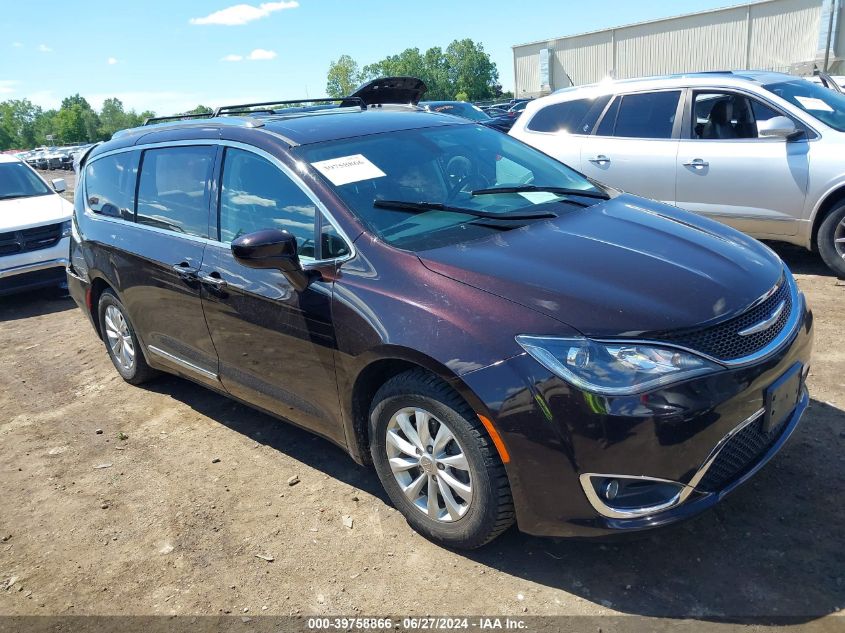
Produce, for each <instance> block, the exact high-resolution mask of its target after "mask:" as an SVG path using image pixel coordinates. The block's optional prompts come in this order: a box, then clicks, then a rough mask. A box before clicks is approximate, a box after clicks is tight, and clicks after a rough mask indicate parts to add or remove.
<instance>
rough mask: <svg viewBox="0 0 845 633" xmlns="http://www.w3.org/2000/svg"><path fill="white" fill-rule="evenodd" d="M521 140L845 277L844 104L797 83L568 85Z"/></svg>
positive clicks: (759, 79) (763, 76) (717, 77)
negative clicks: (816, 260)
mask: <svg viewBox="0 0 845 633" xmlns="http://www.w3.org/2000/svg"><path fill="white" fill-rule="evenodd" d="M510 133H511V135H513V136H514V137H515V138H518V139H520V140H522V141H525V142H526V143H528V144H530V145H533V146H534V147H537V148H538V149H540V150H542V151H543V152H546V153H547V154H549V155H551V156H554V157H555V158H558V159H559V160H561V161H563V162H565V163H567V164H569V165H571V166H573V167H575V168H576V169H579V170H580V171H581V172H583V173H584V174H586V175H587V176H589V177H591V178H594V179H595V180H598V181H601V182H604V183H607V184H609V185H612V186H614V187H619V188H620V189H623V190H625V191H629V192H631V193H635V194H638V195H642V196H648V197H650V198H654V199H656V200H661V201H663V202H666V203H669V204H673V205H677V206H679V207H682V208H684V209H688V210H690V211H694V212H696V213H700V214H702V215H706V216H708V217H711V218H713V219H716V220H719V221H721V222H724V223H726V224H728V225H730V226H733V227H734V228H737V229H739V230H741V231H744V232H745V233H748V234H749V235H752V236H754V237H757V238H760V239H766V240H779V241H784V242H790V243H793V244H798V245H800V246H803V247H805V248H808V249H814V248H818V250H819V252H820V254H821V256H822V258H823V259H824V261H825V263H826V264H827V265H828V266H829V267H830V268H831V270H833V271H834V272H835V273H836V274H837V275H839V276H842V277H845V163H843V161H842V156H843V153H844V152H845V96H843V95H842V94H841V93H838V92H835V91H833V90H829V89H827V88H823V87H822V86H820V85H818V84H815V83H812V82H809V81H806V80H804V79H800V78H796V77H793V76H790V75H784V74H780V73H767V72H745V71H743V72H718V73H712V72H711V73H700V74H688V75H674V76H668V77H659V78H648V79H636V80H625V81H617V82H609V83H602V84H597V85H592V86H580V87H576V88H566V89H563V90H560V91H558V92H555V93H554V94H552V95H549V96H547V97H543V98H542V99H537V100H536V101H533V102H531V103H530V104H529V105H528V106H527V108H526V110H525V113H524V114H523V116H522V117H521V118H520V119H519V120H518V121H517V123H516V125H514V126H513V129H512V130H511V132H510Z"/></svg>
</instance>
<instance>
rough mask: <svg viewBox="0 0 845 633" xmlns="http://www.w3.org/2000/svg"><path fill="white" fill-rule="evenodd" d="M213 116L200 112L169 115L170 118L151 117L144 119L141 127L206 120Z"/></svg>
mask: <svg viewBox="0 0 845 633" xmlns="http://www.w3.org/2000/svg"><path fill="white" fill-rule="evenodd" d="M211 116H213V113H212V112H200V113H198V114H171V115H170V116H151V117H149V118H147V119H144V123H143V125H152V124H153V123H162V122H164V121H182V120H183V119H208V118H209V117H211Z"/></svg>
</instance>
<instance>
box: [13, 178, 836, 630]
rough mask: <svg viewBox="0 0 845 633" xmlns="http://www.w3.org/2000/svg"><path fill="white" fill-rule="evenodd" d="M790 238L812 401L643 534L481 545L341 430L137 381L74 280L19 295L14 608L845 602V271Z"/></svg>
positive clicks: (681, 614) (432, 608) (719, 614)
mask: <svg viewBox="0 0 845 633" xmlns="http://www.w3.org/2000/svg"><path fill="white" fill-rule="evenodd" d="M50 176H51V175H50V174H48V177H50ZM57 176H58V177H64V178H66V179H67V181H68V185H69V186H71V187H72V184H73V182H72V181H73V175H72V174H69V173H67V172H61V173H59V174H57ZM53 177H55V176H53ZM777 249H778V252H779V253H780V254H781V255H782V256H783V257H784V258H785V259H786V261H787V262H788V264H789V265H790V266H791V267H792V269H793V271H795V273H796V276H797V278H798V282H799V285H800V287H801V289H802V290H803V291H804V292H805V293H806V295H807V297H808V299H809V302H810V304H811V305H812V307H813V308H814V310H815V315H816V347H815V354H814V360H813V367H812V370H811V373H810V378H809V387H810V393H811V396H812V403H811V406H810V409H809V410H808V412H807V414H806V415H805V417H804V420H803V422H802V424H801V425H800V426H799V428H798V430H797V431H796V433H795V435H794V436H793V438H792V439H791V440H790V441H789V443H788V444H787V446H786V447H785V448H784V450H783V451H782V453H781V454H780V455H779V456H778V457H777V458H776V459H775V460H774V461H773V462H772V463H771V464H770V465H769V466H768V467H767V468H765V469H764V470H763V471H762V472H761V473H760V474H759V475H758V476H757V477H756V479H754V480H753V481H752V482H751V483H749V484H748V485H746V486H745V487H744V488H742V489H740V490H739V491H737V492H736V493H735V494H734V495H732V496H731V497H729V498H728V499H727V500H726V501H725V502H724V503H722V504H721V505H720V506H719V507H717V508H716V509H715V510H714V511H711V512H708V513H706V514H704V515H702V516H700V517H699V518H697V519H695V520H693V521H691V522H688V523H685V524H683V525H681V526H679V527H676V528H674V529H671V530H669V531H664V532H656V533H653V534H651V535H650V536H648V537H646V538H644V539H641V540H637V541H629V542H615V543H604V544H601V543H592V542H572V541H564V540H552V539H544V538H534V537H529V536H526V535H522V534H520V533H519V532H517V531H516V530H511V531H509V532H508V533H507V534H505V535H504V537H503V538H500V539H499V540H497V541H495V542H494V543H492V544H491V545H489V546H488V547H486V548H484V549H482V550H480V551H476V552H472V553H456V552H451V551H448V550H446V549H443V548H440V547H437V546H435V545H432V544H431V543H429V542H427V541H426V540H425V539H423V538H422V537H420V536H418V535H416V534H415V533H414V532H412V531H411V529H410V528H409V527H408V526H407V524H406V523H405V521H404V520H403V518H402V517H401V515H400V514H399V513H398V512H397V511H396V510H394V509H393V508H392V507H391V506H390V505H389V504H388V502H387V499H386V496H385V495H384V494H383V493H382V492H381V488H380V485H379V482H378V480H377V478H376V476H375V474H374V473H373V472H371V471H369V470H367V469H364V468H361V467H359V466H357V465H355V464H354V463H353V462H352V460H351V459H350V458H349V457H347V456H346V455H345V454H344V453H343V452H342V451H341V450H340V449H338V448H336V447H335V446H333V445H331V444H329V443H328V442H326V441H324V440H321V439H318V438H316V437H314V436H311V435H310V434H308V433H306V432H304V431H301V430H298V429H297V428H295V427H293V426H290V425H288V424H285V423H283V422H280V421H278V420H275V419H273V418H270V417H268V416H265V415H262V414H260V413H257V412H255V411H253V410H251V409H249V408H247V407H245V406H241V405H239V404H235V403H234V402H232V401H230V400H227V399H226V398H224V397H222V396H219V395H216V394H214V393H212V392H210V391H207V390H205V389H203V388H202V387H199V386H197V385H194V384H192V383H190V382H187V381H185V380H181V379H178V378H173V377H164V378H161V379H159V380H157V381H155V382H153V383H151V384H149V385H147V386H145V387H143V388H138V387H132V386H130V385H128V384H126V383H125V382H123V381H122V380H121V379H120V377H119V376H118V374H117V372H116V371H115V370H114V368H113V367H112V365H111V363H110V362H109V359H108V357H107V356H106V352H105V349H104V346H103V344H102V343H101V342H100V341H99V340H98V339H97V338H96V337H95V335H94V332H93V331H92V329H91V328H90V326H89V325H88V323H87V321H86V320H85V317H84V316H83V315H82V313H81V312H80V311H79V310H78V309H76V307H75V305H74V304H73V302H72V301H71V300H70V299H69V298H68V297H67V296H65V295H64V294H63V293H61V292H59V291H42V292H36V293H29V294H24V295H19V296H14V297H7V298H4V299H0V386H2V392H0V446H2V453H0V454H2V460H0V469H2V470H0V472H2V474H1V475H0V481H2V503H0V538H2V542H0V615H14V614H36V615H47V614H52V615H71V614H76V615H81V614H210V615H217V614H228V613H231V614H237V615H243V614H244V613H247V614H249V615H253V614H259V615H260V614H283V615H287V614H302V615H306V614H345V615H356V614H357V615H360V614H394V615H399V616H402V615H408V614H485V615H495V614H501V615H506V614H513V615H519V616H523V615H538V614H567V615H573V614H591V615H598V614H638V615H649V616H656V617H659V618H666V619H680V618H684V619H694V620H712V619H719V618H723V617H726V618H729V619H736V618H739V617H742V616H766V617H769V616H772V617H776V616H782V615H789V616H796V617H797V618H798V619H799V621H804V622H810V621H816V620H817V619H818V618H821V617H823V616H827V615H829V614H834V613H836V612H839V611H840V610H841V609H843V608H845V551H844V550H843V543H845V539H843V526H845V504H843V503H842V502H841V500H838V496H837V495H838V491H840V490H841V489H842V488H843V487H845V481H843V471H845V452H843V447H845V389H844V388H845V346H843V344H842V341H843V340H845V320H843V313H845V286H843V285H839V284H837V281H836V279H835V278H834V277H832V276H831V275H830V274H829V273H828V272H827V270H826V269H825V268H824V266H823V265H822V264H821V263H820V261H819V260H818V259H817V258H816V257H814V256H812V255H810V254H808V253H805V252H803V251H801V250H800V249H796V248H789V247H777ZM294 475H296V476H298V477H299V479H300V483H298V484H296V485H294V486H290V485H288V483H287V481H288V478H290V477H292V476H294ZM345 515H348V516H350V517H352V519H353V525H352V527H351V528H350V527H347V526H346V525H344V521H343V517H344V516H345ZM268 559H272V561H270V560H268ZM10 582H13V584H12V585H11V586H8V587H7V585H8V584H9V583H10ZM840 615H841V613H840ZM839 622H842V623H843V624H845V620H839ZM690 630H695V629H694V628H693V629H690Z"/></svg>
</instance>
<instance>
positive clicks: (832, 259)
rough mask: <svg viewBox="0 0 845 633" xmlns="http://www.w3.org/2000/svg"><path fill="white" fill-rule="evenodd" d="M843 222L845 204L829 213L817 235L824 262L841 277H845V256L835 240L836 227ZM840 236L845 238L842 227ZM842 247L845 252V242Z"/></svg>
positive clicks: (844, 231) (844, 219) (844, 220)
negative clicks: (844, 256)
mask: <svg viewBox="0 0 845 633" xmlns="http://www.w3.org/2000/svg"><path fill="white" fill-rule="evenodd" d="M843 222H845V204H843V205H842V206H839V207H836V208H835V209H833V210H832V211H831V212H830V213H828V214H827V217H825V219H824V220H823V221H822V223H821V226H819V232H818V234H817V235H816V242H817V243H818V246H819V254H820V255H821V256H822V259H823V260H824V263H825V264H827V266H828V268H830V269H831V270H832V271H833V272H834V273H836V275H837V276H838V277H840V278H845V258H843V256H842V254H841V253H840V252H838V251H837V250H836V243H835V240H836V239H837V234H836V229H837V227H839V226H840V225H841V224H842V223H843ZM839 238H845V230H843V229H840V235H839ZM840 249H841V250H842V252H843V253H845V243H842V244H840Z"/></svg>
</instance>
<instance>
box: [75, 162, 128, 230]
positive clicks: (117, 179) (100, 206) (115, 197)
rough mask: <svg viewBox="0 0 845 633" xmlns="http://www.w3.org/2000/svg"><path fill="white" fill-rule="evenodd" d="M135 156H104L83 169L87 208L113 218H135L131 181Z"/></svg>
mask: <svg viewBox="0 0 845 633" xmlns="http://www.w3.org/2000/svg"><path fill="white" fill-rule="evenodd" d="M137 177H138V153H137V152H122V153H120V154H112V155H111V156H104V157H103V158H100V159H98V160H95V161H93V162H91V163H90V164H89V165H88V166H87V167H86V168H85V192H86V195H87V198H88V208H89V209H91V210H92V211H93V212H94V213H99V214H102V215H107V216H109V217H113V218H123V219H124V220H133V219H134V218H135V210H134V209H135V180H136V179H137Z"/></svg>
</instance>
